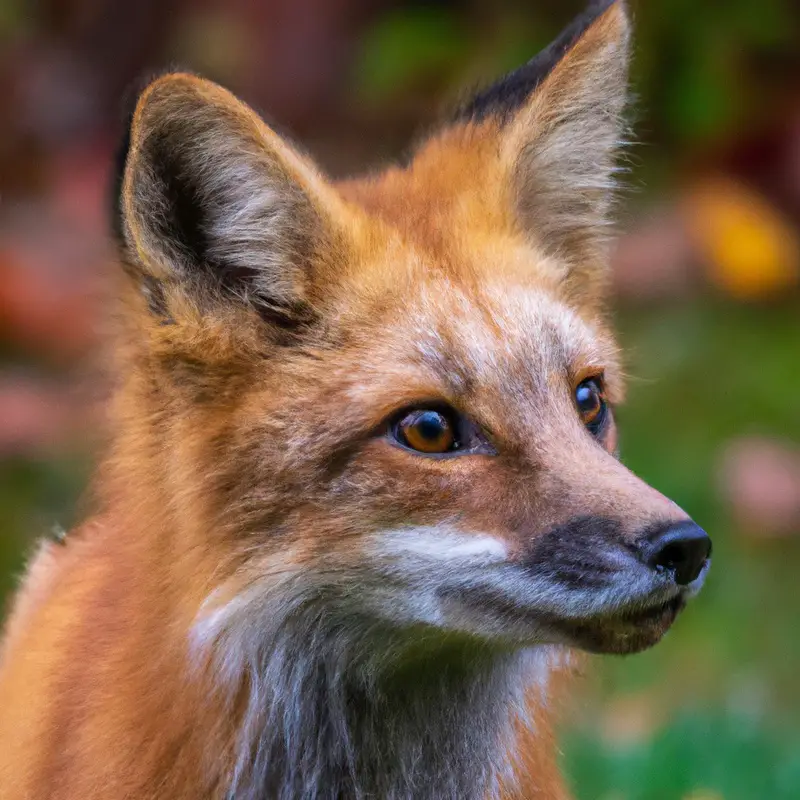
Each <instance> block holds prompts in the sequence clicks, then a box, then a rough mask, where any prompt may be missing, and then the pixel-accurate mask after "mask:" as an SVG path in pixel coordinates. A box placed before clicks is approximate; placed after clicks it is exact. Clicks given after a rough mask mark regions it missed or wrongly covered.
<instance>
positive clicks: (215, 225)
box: [120, 74, 330, 309]
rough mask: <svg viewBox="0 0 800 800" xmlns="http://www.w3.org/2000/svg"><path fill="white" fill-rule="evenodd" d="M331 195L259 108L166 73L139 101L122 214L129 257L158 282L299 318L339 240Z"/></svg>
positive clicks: (196, 81)
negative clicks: (317, 272) (309, 273)
mask: <svg viewBox="0 0 800 800" xmlns="http://www.w3.org/2000/svg"><path fill="white" fill-rule="evenodd" d="M326 191H327V189H326V188H325V184H324V181H323V180H322V178H320V177H319V176H318V175H317V174H316V173H315V171H314V169H313V168H312V167H311V166H310V165H309V164H307V163H306V162H305V161H304V160H303V159H301V158H300V157H299V156H298V155H297V154H296V153H295V152H294V151H293V150H292V149H291V148H290V147H289V146H288V145H287V144H286V143H285V142H283V140H281V139H280V137H278V136H277V135H276V134H275V133H274V132H273V131H271V130H270V129H269V128H268V127H267V126H266V125H265V124H264V123H263V122H262V121H261V120H260V119H259V118H258V116H257V115H256V114H255V113H254V112H253V111H252V110H251V109H250V108H248V107H247V106H246V105H244V104H243V103H241V102H240V101H239V100H237V99H236V98H235V97H234V96H233V95H232V94H230V93H229V92H227V91H225V90H224V89H222V88H220V87H219V86H216V85H215V84H213V83H210V82H209V81H205V80H202V79H199V78H197V77H195V76H192V75H185V74H173V75H168V76H165V77H163V78H160V79H158V80H156V81H155V82H154V83H152V84H150V86H149V87H148V88H147V89H145V91H144V93H143V94H142V96H141V97H140V99H139V102H138V105H137V108H136V111H135V113H134V116H133V121H132V126H131V133H130V148H129V151H128V155H127V158H126V166H125V173H124V179H123V182H122V197H121V201H120V206H121V213H122V230H123V234H124V237H125V240H126V243H127V245H128V249H129V252H130V256H131V257H132V258H133V260H134V261H135V262H136V265H135V266H136V267H138V268H139V269H142V270H144V272H145V274H147V275H148V276H149V277H151V278H155V279H156V280H173V281H183V282H188V283H189V284H191V285H192V286H193V287H196V288H197V287H202V288H204V289H206V290H208V289H210V290H211V291H213V292H217V293H230V294H234V295H237V296H239V297H243V298H244V299H246V300H249V301H251V302H253V303H255V304H257V305H262V306H267V307H269V308H272V309H283V308H286V309H291V308H296V307H298V305H302V303H303V302H304V300H305V298H304V289H303V285H304V284H303V271H304V269H305V267H306V265H307V264H308V262H309V260H310V259H311V257H312V255H313V254H314V253H315V252H316V251H318V250H320V249H321V248H323V247H324V246H325V240H326V237H327V236H328V235H329V234H330V228H329V225H328V221H327V219H326V218H325V214H324V212H323V210H322V209H323V204H324V203H323V198H322V197H321V194H324V193H325V192H326Z"/></svg>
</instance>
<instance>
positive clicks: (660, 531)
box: [523, 516, 712, 652]
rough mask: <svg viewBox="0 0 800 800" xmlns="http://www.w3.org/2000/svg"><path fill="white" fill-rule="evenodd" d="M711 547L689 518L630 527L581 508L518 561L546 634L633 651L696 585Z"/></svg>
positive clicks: (656, 634)
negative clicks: (632, 531) (584, 512)
mask: <svg viewBox="0 0 800 800" xmlns="http://www.w3.org/2000/svg"><path fill="white" fill-rule="evenodd" d="M711 550H712V546H711V539H710V538H709V536H708V535H707V534H706V532H705V531H704V530H703V529H702V528H700V527H699V526H698V525H697V524H695V523H694V522H693V521H692V520H690V519H688V518H686V519H683V520H679V521H675V520H674V519H670V520H666V521H663V520H659V521H656V522H654V523H650V524H648V525H646V526H645V527H644V528H643V529H642V530H640V531H638V532H636V533H635V534H633V535H631V534H630V533H629V532H626V530H625V525H624V524H623V523H622V522H620V521H619V520H614V519H609V518H607V517H593V516H583V517H578V518H576V519H573V520H570V521H569V522H566V523H564V524H561V525H557V526H555V527H553V528H551V529H550V530H548V531H547V532H546V533H544V534H542V535H540V536H537V537H534V538H533V540H532V542H531V545H530V549H529V550H528V552H527V553H526V555H525V556H524V557H523V563H524V569H525V571H526V573H527V575H528V577H529V579H530V582H531V586H532V587H535V588H534V589H533V592H532V593H533V594H534V595H536V596H538V600H537V601H536V605H537V609H538V610H537V612H536V613H537V615H538V617H539V621H540V622H541V620H542V619H545V620H546V625H547V627H548V629H549V630H550V631H551V635H553V632H554V631H555V632H556V633H555V635H556V636H558V635H560V636H561V637H562V638H563V639H565V640H566V641H568V642H569V643H571V644H575V645H578V646H580V647H582V648H583V649H586V650H590V651H598V652H635V651H638V650H642V649H645V648H646V647H649V646H651V645H653V644H655V643H656V642H657V641H658V640H659V639H660V638H661V636H663V634H664V633H665V632H666V630H667V629H668V628H669V627H670V625H671V624H672V623H673V622H674V620H675V617H676V616H677V614H678V612H679V611H681V610H682V608H683V606H684V605H685V604H686V601H687V600H689V599H690V598H691V597H693V596H694V595H695V594H696V593H697V592H698V591H699V590H700V588H701V587H702V584H703V582H704V580H705V576H706V573H707V572H708V569H709V566H710V563H711ZM544 597H547V598H548V600H547V602H546V603H545V604H544V606H543V604H542V598H544Z"/></svg>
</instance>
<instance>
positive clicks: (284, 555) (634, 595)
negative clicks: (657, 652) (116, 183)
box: [118, 0, 710, 798]
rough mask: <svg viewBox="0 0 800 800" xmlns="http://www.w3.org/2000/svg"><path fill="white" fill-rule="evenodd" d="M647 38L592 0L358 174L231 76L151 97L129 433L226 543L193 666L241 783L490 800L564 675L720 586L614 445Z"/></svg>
mask: <svg viewBox="0 0 800 800" xmlns="http://www.w3.org/2000/svg"><path fill="white" fill-rule="evenodd" d="M628 37H629V30H628V22H627V18H626V13H625V9H624V6H623V4H622V3H621V2H608V1H607V0H606V1H605V2H599V3H594V4H593V5H592V7H591V8H590V9H589V10H588V11H587V12H586V14H584V15H583V16H582V17H581V18H579V19H578V20H576V21H575V22H574V23H573V24H572V25H571V26H570V27H569V28H568V29H567V30H566V31H565V32H564V33H563V34H562V36H561V37H560V38H559V39H558V40H557V41H556V42H554V43H553V45H551V46H550V47H549V48H548V49H547V50H545V51H544V52H543V53H541V54H540V55H539V56H537V57H536V58H534V59H533V60H532V61H531V62H529V63H528V64H526V65H525V66H523V67H521V68H520V69H519V70H517V71H516V72H514V73H512V74H511V75H509V76H507V77H506V78H504V79H503V80H501V81H500V82H499V83H498V84H496V85H494V86H492V87H490V88H489V89H487V90H485V91H483V92H482V93H480V94H478V95H477V96H476V97H475V98H474V99H473V100H471V101H470V102H469V103H467V104H466V105H465V106H463V107H462V108H461V109H460V111H459V112H458V113H457V114H456V115H455V116H454V118H453V119H451V120H450V121H449V122H448V123H447V124H446V125H444V126H443V127H442V128H441V129H440V130H439V131H437V132H435V133H434V134H432V135H431V136H430V137H429V138H428V139H427V140H426V141H425V142H424V143H423V144H422V145H421V146H420V147H419V148H418V150H417V151H416V153H415V155H414V157H413V158H412V159H411V160H410V162H409V163H408V164H407V165H406V166H404V167H393V168H390V169H388V170H386V171H384V172H382V173H379V174H376V175H373V176H369V177H366V178H362V179H358V180H352V181H345V182H342V183H338V184H334V183H331V182H329V181H328V180H326V179H325V178H324V177H323V176H322V175H321V174H320V173H319V172H318V171H317V169H316V168H315V167H314V166H313V165H312V164H311V163H310V162H309V161H308V159H307V158H306V157H305V156H303V155H301V154H299V153H298V152H297V151H296V150H295V149H293V148H292V147H291V146H290V145H289V144H287V143H286V142H285V141H283V140H282V139H281V138H279V137H278V136H277V135H276V134H275V133H274V132H273V131H272V130H271V129H270V128H268V127H267V126H266V125H265V124H264V123H263V122H262V121H261V120H260V119H259V118H258V117H257V116H256V115H255V114H254V112H253V111H251V110H250V109H249V108H247V107H246V106H245V105H243V104H242V103H241V102H240V101H238V100H237V99H236V98H234V97H233V96H232V95H230V94H229V93H228V92H226V91H225V90H223V89H221V88H219V87H218V86H216V85H214V84H211V83H209V82H207V81H205V80H201V79H199V78H197V77H195V76H192V75H187V74H170V75H166V76H164V77H161V78H159V79H157V80H156V81H155V82H153V83H152V84H150V86H149V87H148V88H147V89H146V90H145V91H144V92H143V94H142V95H141V97H140V99H139V101H138V105H137V107H136V110H135V112H134V115H133V117H132V122H131V128H130V137H129V142H128V145H127V148H126V150H125V154H124V161H123V165H124V169H123V172H122V177H121V181H120V193H119V206H118V208H119V215H118V217H119V218H118V229H119V231H118V232H119V233H120V236H121V241H122V250H123V261H124V264H125V267H126V272H127V274H128V277H129V279H130V280H129V281H128V288H127V289H126V292H127V294H126V297H125V302H126V305H127V312H126V314H125V319H126V325H127V328H126V340H125V341H126V348H125V354H126V357H127V358H129V359H131V360H132V362H133V363H135V364H136V365H137V366H138V367H140V368H139V369H136V370H128V372H127V375H126V377H125V378H124V379H123V386H122V388H121V389H120V398H121V399H120V400H119V405H120V407H121V408H123V410H124V409H125V408H127V407H134V406H135V407H136V408H137V409H138V413H139V414H140V416H141V417H142V418H144V419H145V420H146V423H142V424H139V425H138V426H137V428H136V430H135V431H133V430H130V429H129V430H126V429H124V428H123V432H122V434H121V437H120V442H119V443H118V450H119V452H120V453H122V454H126V453H129V452H131V451H133V450H135V451H136V452H137V454H138V455H137V458H138V460H137V462H136V463H137V464H145V465H146V466H145V467H144V468H142V467H136V468H133V467H129V468H128V473H127V478H126V480H128V481H130V484H131V486H133V485H139V486H143V487H148V491H156V490H155V489H153V486H154V482H155V481H158V482H159V483H158V489H157V492H158V493H159V496H160V497H162V498H163V499H164V508H165V509H170V510H169V511H165V512H164V513H165V514H167V513H169V514H172V515H173V516H172V522H171V524H172V525H173V526H174V527H176V528H177V529H178V530H179V531H181V536H182V540H183V541H187V542H191V544H190V545H187V547H191V549H192V551H193V552H197V553H203V552H205V551H207V552H208V553H209V555H208V556H207V557H205V556H202V555H201V556H197V558H198V559H199V562H198V563H199V566H198V567H197V569H198V571H199V572H200V573H201V574H202V575H203V579H202V582H203V587H204V588H203V591H202V593H201V594H200V595H198V598H197V603H196V606H195V612H194V614H193V620H194V621H193V623H192V626H191V630H190V632H189V634H188V640H189V641H188V647H189V658H190V660H191V662H192V664H193V665H194V666H193V669H194V668H196V669H201V670H206V669H207V670H209V671H210V672H212V673H213V674H214V675H216V676H217V677H216V680H217V681H218V684H219V686H220V687H221V688H220V691H223V692H229V696H230V702H231V714H238V715H239V718H240V735H239V740H238V750H237V753H238V755H237V759H236V768H235V770H234V774H233V776H232V778H231V787H232V788H231V791H232V792H234V793H235V794H236V796H237V797H251V796H252V797H257V796H261V795H260V794H259V792H263V791H265V787H267V789H266V791H267V796H280V797H287V798H288V797H299V796H312V795H313V796H320V797H322V796H325V797H327V796H330V797H339V796H344V795H349V794H352V795H353V796H362V795H367V794H370V795H371V796H380V797H408V796H415V797H423V796H436V797H451V796H452V797H464V798H468V797H483V796H487V795H488V796H491V795H492V793H493V792H496V791H497V786H498V781H500V780H502V775H503V774H504V773H505V772H507V771H508V770H509V769H510V766H509V765H510V763H511V761H513V760H514V758H515V757H514V754H513V753H512V752H510V751H511V747H510V744H509V742H510V741H511V740H512V738H513V731H514V730H516V726H517V725H518V724H520V723H522V724H530V723H531V722H532V720H531V719H530V718H529V717H528V713H527V712H526V710H525V709H526V701H525V698H524V696H523V695H524V693H525V692H526V691H528V690H530V688H531V686H533V687H534V689H535V690H536V691H540V692H545V691H546V686H547V674H548V671H549V670H550V669H551V668H552V667H553V666H554V664H555V663H556V661H558V660H559V659H560V660H562V661H563V660H564V659H565V658H567V656H568V653H569V652H570V650H572V649H582V650H588V651H594V652H610V653H630V652H635V651H638V650H642V649H644V648H646V647H649V646H651V645H653V644H655V643H656V642H657V641H658V640H659V639H660V638H661V636H662V635H663V634H664V632H665V631H666V630H667V629H668V628H669V627H670V625H671V624H672V622H673V620H674V619H675V617H676V615H677V613H678V612H679V610H680V609H681V608H682V607H683V605H684V604H685V602H686V601H687V599H688V598H690V597H691V596H692V595H694V594H695V593H696V592H697V591H698V589H699V588H700V586H701V584H702V582H703V580H704V577H705V574H706V571H707V569H708V565H709V557H710V542H709V540H708V537H707V536H706V535H705V534H704V533H703V532H702V531H701V530H700V529H699V528H698V527H697V526H696V525H694V523H692V522H691V521H690V520H689V519H688V517H687V516H686V515H685V514H684V513H683V512H682V511H681V510H680V509H679V508H678V507H676V506H675V505H674V504H673V503H672V502H670V501H669V500H667V499H666V498H664V497H663V496H661V495H660V494H659V493H658V492H656V491H655V490H654V489H652V488H650V487H648V486H647V485H646V484H644V483H643V482H642V481H640V480H639V479H637V478H636V477H634V476H633V475H632V474H631V473H630V472H629V471H628V470H626V469H625V467H624V466H622V464H621V463H620V462H619V461H618V459H617V458H616V441H617V434H616V428H615V422H614V412H613V407H614V405H615V404H616V403H617V402H619V401H620V400H621V399H622V393H623V387H622V376H621V374H620V368H619V365H618V360H617V352H616V347H615V344H614V340H613V337H612V335H611V333H610V331H609V329H608V327H607V324H606V322H605V319H604V315H603V295H604V286H605V283H606V278H607V250H608V244H607V230H608V228H607V225H608V221H609V207H610V203H611V195H612V190H613V173H614V157H615V150H616V147H617V145H618V144H619V141H620V138H621V136H622V133H623V129H622V121H621V120H622V112H623V108H624V103H625V91H626V74H627V61H628ZM142 412H144V413H142ZM144 454H146V456H145V455H144ZM119 459H120V462H121V463H125V464H127V465H130V463H132V461H133V459H127V456H125V455H122V456H120V457H119ZM126 459H127V460H126ZM137 470H138V473H137V475H138V477H137V478H136V479H135V480H134V479H132V478H131V475H132V474H133V472H135V471H137ZM175 509H179V510H180V511H179V513H178V512H176V511H175ZM211 553H213V554H214V555H213V560H212V557H211V555H210V554H211ZM204 558H205V561H204ZM242 693H244V694H242ZM243 696H244V697H246V700H245V701H244V703H242V697H243ZM313 787H317V791H318V794H314V793H313V791H312V789H313ZM420 787H421V788H420ZM426 787H429V788H426ZM308 792H311V793H310V794H308ZM426 792H427V793H428V794H426Z"/></svg>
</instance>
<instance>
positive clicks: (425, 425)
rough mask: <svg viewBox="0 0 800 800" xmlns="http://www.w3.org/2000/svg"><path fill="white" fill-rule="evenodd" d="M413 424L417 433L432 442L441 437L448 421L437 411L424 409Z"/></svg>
mask: <svg viewBox="0 0 800 800" xmlns="http://www.w3.org/2000/svg"><path fill="white" fill-rule="evenodd" d="M413 424H414V427H415V428H416V429H417V433H418V434H419V435H420V436H422V438H423V439H428V440H429V441H431V442H435V441H436V440H437V439H439V438H440V437H441V435H442V433H443V432H444V431H445V430H446V428H447V421H446V420H445V418H444V417H443V416H442V415H441V414H439V413H438V412H437V411H423V412H422V413H421V414H420V415H419V416H418V417H417V418H416V420H414V423H413Z"/></svg>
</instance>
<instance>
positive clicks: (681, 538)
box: [642, 521, 711, 586]
mask: <svg viewBox="0 0 800 800" xmlns="http://www.w3.org/2000/svg"><path fill="white" fill-rule="evenodd" d="M642 555H643V556H644V559H645V561H646V563H647V565H648V566H650V567H652V568H653V569H655V570H657V571H659V572H661V571H665V570H669V571H670V572H672V574H673V575H674V578H675V583H677V584H678V586H686V585H688V584H690V583H691V582H692V581H693V580H695V579H696V578H697V577H698V576H699V575H700V573H701V572H702V570H703V567H704V566H705V564H706V561H707V560H708V559H709V557H710V556H711V539H710V538H709V536H708V534H707V533H706V532H705V531H704V530H703V529H702V528H701V527H700V526H699V525H695V523H694V522H691V521H687V522H679V523H678V524H677V525H670V526H669V527H667V528H664V529H662V530H661V531H660V532H659V533H658V534H656V536H654V537H653V538H651V540H650V542H649V543H648V545H647V547H646V548H645V550H644V552H643V554H642Z"/></svg>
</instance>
